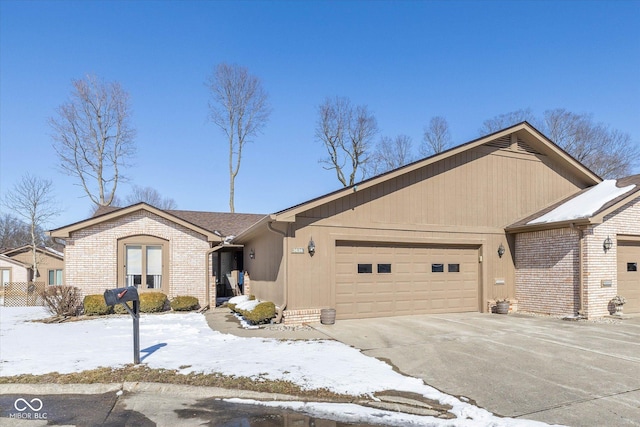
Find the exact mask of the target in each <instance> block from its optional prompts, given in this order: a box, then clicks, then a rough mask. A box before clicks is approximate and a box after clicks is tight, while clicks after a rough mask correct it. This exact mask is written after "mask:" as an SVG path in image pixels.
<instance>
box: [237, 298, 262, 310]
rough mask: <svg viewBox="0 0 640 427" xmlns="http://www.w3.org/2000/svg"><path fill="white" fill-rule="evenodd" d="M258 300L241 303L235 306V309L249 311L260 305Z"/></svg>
mask: <svg viewBox="0 0 640 427" xmlns="http://www.w3.org/2000/svg"><path fill="white" fill-rule="evenodd" d="M260 302H261V301H260V300H258V299H252V300H249V301H242V302H241V303H238V304H236V308H237V309H239V310H245V311H251V310H253V309H254V308H256V307H257V306H258V304H260Z"/></svg>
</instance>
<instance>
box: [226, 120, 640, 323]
mask: <svg viewBox="0 0 640 427" xmlns="http://www.w3.org/2000/svg"><path fill="white" fill-rule="evenodd" d="M637 181H638V177H635V178H633V177H632V178H629V179H628V180H627V181H624V180H623V181H621V182H620V184H619V185H620V186H622V187H624V188H625V190H624V192H617V191H615V194H617V196H616V197H615V198H614V199H613V200H611V201H610V202H608V203H606V204H605V205H604V206H601V207H597V208H596V209H595V210H594V211H593V212H589V213H588V214H587V215H586V216H585V217H576V218H573V219H571V220H559V221H550V222H545V223H540V224H538V223H536V222H535V220H536V219H539V218H541V217H542V215H543V214H544V213H546V212H550V211H551V210H552V208H553V207H554V206H557V204H558V203H561V202H563V201H564V202H566V201H567V199H571V198H574V197H578V195H579V194H581V193H583V192H585V191H589V189H591V188H593V187H598V186H599V184H600V183H602V182H603V181H602V179H601V178H600V177H598V176H597V175H596V174H594V173H593V172H592V171H590V170H589V169H587V168H586V167H585V166H584V165H582V164H581V163H580V162H578V161H576V160H575V159H574V158H572V157H571V156H570V155H569V154H567V153H566V152H564V151H563V150H562V149H560V148H559V147H558V146H557V145H555V144H554V143H553V142H552V141H550V140H549V139H547V138H546V137H545V136H544V135H542V134H541V133H540V132H539V131H537V130H536V129H535V128H533V127H532V126H531V125H529V124H528V123H526V122H523V123H520V124H518V125H515V126H512V127H509V128H507V129H504V130H502V131H499V132H496V133H493V134H491V135H488V136H485V137H482V138H479V139H477V140H474V141H471V142H469V143H467V144H464V145H461V146H458V147H455V148H452V149H450V150H448V151H446V152H443V153H439V154H436V155H434V156H432V157H429V158H426V159H423V160H420V161H417V162H414V163H412V164H409V165H406V166H404V167H402V168H399V169H396V170H393V171H390V172H388V173H385V174H383V175H380V176H376V177H373V178H371V179H368V180H366V181H363V182H360V183H358V184H357V185H354V186H350V187H347V188H344V189H341V190H338V191H335V192H333V193H330V194H327V195H324V196H322V197H319V198H316V199H313V200H310V201H307V202H305V203H302V204H300V205H297V206H293V207H291V208H288V209H285V210H283V211H280V212H276V213H274V214H272V215H269V216H266V217H264V218H263V219H262V220H261V221H259V222H258V223H256V224H254V225H253V226H251V227H250V228H248V229H247V230H245V231H243V232H242V233H240V234H239V235H238V236H236V238H235V239H234V240H233V242H234V243H236V244H241V245H243V246H244V248H245V251H244V254H245V261H244V267H245V269H246V270H247V271H249V272H250V273H251V280H250V292H251V293H252V294H255V295H256V296H257V297H258V298H260V299H264V300H270V301H273V302H275V303H276V304H277V305H279V307H280V308H284V309H286V310H285V311H284V313H283V316H284V321H285V323H300V322H305V321H317V320H318V319H319V317H320V313H321V310H322V309H323V308H335V310H336V318H337V319H350V318H366V317H378V316H397V315H412V314H426V313H451V312H489V311H491V310H492V306H493V305H494V304H495V301H496V300H498V299H505V298H508V299H510V301H511V305H512V307H511V308H512V310H515V309H518V307H519V308H520V309H527V310H532V311H537V312H542V313H549V314H562V315H575V314H578V313H580V314H582V315H584V316H587V317H596V316H601V315H605V314H607V313H608V312H607V305H608V301H609V300H610V299H611V298H612V297H614V296H615V295H616V294H618V293H624V294H627V298H630V297H631V299H633V298H636V297H634V296H633V295H637V293H638V289H640V283H639V282H638V278H637V276H638V274H637V273H636V271H635V269H636V267H637V261H638V259H639V258H640V256H639V254H640V250H639V247H638V245H639V244H640V202H639V201H638V200H639V199H638V196H639V195H640V193H639V192H638V191H637V190H638V185H635V186H634V187H630V185H632V184H633V183H637V184H640V183H638V182H637ZM614 186H615V185H614ZM605 189H609V190H611V188H610V187H605ZM523 219H524V222H521V221H523ZM607 237H609V238H610V239H611V242H612V245H611V249H610V250H607V251H605V250H603V241H604V240H605V238H607ZM247 254H249V255H250V256H248V257H247ZM634 301H635V300H633V301H630V302H629V303H628V307H625V312H631V311H635V312H639V311H640V307H638V305H637V303H636V302H634Z"/></svg>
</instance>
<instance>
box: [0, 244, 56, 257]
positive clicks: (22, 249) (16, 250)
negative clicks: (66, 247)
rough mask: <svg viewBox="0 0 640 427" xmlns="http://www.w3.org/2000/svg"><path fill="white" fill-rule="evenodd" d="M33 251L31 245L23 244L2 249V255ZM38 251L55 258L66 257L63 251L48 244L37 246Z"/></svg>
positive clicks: (9, 255) (8, 255)
mask: <svg viewBox="0 0 640 427" xmlns="http://www.w3.org/2000/svg"><path fill="white" fill-rule="evenodd" d="M28 251H31V245H23V246H20V247H18V248H12V249H5V250H4V251H2V255H6V256H7V257H11V256H12V255H16V254H20V253H23V252H28ZM36 251H37V252H40V253H44V254H47V255H49V256H52V257H54V258H58V259H60V260H63V259H64V254H63V253H62V252H59V251H56V250H55V249H53V248H49V247H46V246H36Z"/></svg>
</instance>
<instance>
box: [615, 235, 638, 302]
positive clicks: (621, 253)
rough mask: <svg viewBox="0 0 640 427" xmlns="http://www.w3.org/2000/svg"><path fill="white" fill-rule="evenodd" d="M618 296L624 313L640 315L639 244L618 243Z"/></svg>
mask: <svg viewBox="0 0 640 427" xmlns="http://www.w3.org/2000/svg"><path fill="white" fill-rule="evenodd" d="M634 269H635V271H634ZM618 295H622V296H623V297H625V298H626V300H627V303H626V304H625V305H624V308H623V312H624V313H640V242H618Z"/></svg>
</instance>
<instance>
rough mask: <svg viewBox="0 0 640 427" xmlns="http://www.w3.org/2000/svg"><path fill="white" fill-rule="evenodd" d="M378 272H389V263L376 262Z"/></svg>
mask: <svg viewBox="0 0 640 427" xmlns="http://www.w3.org/2000/svg"><path fill="white" fill-rule="evenodd" d="M378 273H391V264H378Z"/></svg>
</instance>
